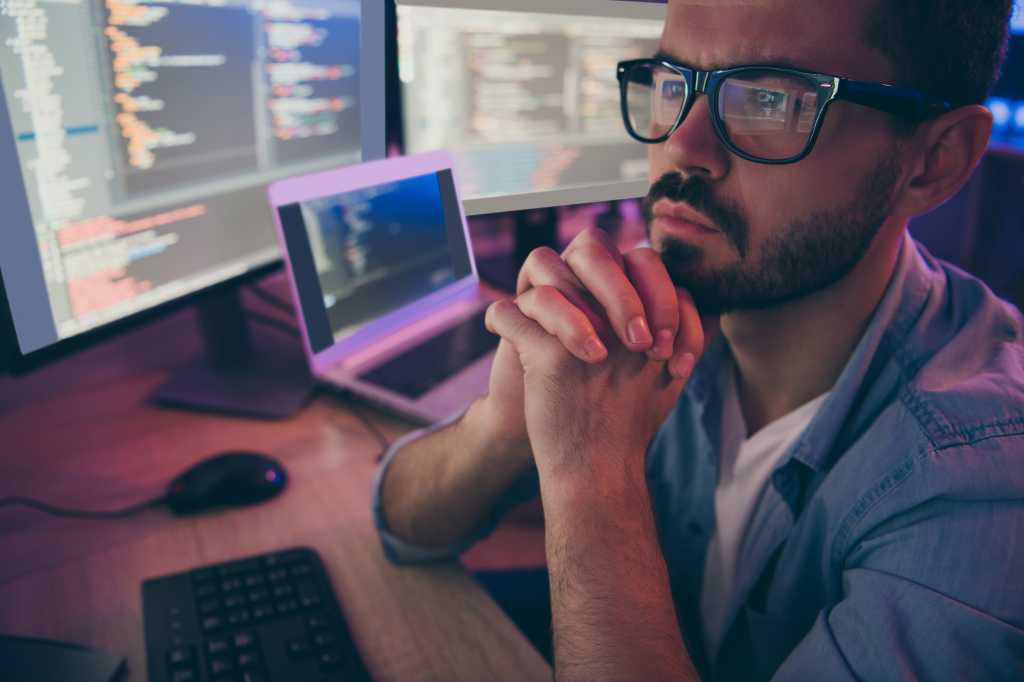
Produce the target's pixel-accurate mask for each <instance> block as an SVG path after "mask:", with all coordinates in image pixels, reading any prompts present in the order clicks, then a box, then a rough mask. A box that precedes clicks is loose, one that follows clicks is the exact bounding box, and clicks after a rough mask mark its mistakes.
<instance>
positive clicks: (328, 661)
mask: <svg viewBox="0 0 1024 682" xmlns="http://www.w3.org/2000/svg"><path fill="white" fill-rule="evenodd" d="M319 659H320V669H321V670H334V669H335V668H338V667H340V666H341V654H339V653H338V652H337V651H335V650H331V651H321V652H320V656H319Z"/></svg>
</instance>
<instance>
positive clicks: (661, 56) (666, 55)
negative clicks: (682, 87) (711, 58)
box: [653, 50, 813, 72]
mask: <svg viewBox="0 0 1024 682" xmlns="http://www.w3.org/2000/svg"><path fill="white" fill-rule="evenodd" d="M653 59H657V60H660V61H665V62H671V63H673V64H678V65H679V66H685V67H687V68H690V69H695V70H698V71H703V70H707V71H717V70H719V69H727V68H732V67H734V66H784V67H787V68H790V69H796V70H798V71H812V72H813V69H808V68H806V67H804V66H801V65H799V64H796V63H794V62H792V61H790V60H788V59H785V58H777V59H768V58H766V59H763V60H758V61H751V62H744V63H743V64H730V65H728V66H716V67H714V68H711V69H697V68H696V67H694V66H691V65H690V64H687V63H686V62H685V61H684V60H682V59H680V58H678V57H677V56H675V55H674V54H672V53H670V52H667V51H665V50H658V51H657V52H655V53H654V56H653Z"/></svg>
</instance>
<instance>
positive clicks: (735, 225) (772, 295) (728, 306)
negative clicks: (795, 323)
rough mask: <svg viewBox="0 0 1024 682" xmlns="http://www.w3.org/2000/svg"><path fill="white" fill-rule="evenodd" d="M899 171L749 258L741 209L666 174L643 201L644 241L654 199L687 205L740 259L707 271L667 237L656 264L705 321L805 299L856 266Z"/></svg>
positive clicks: (686, 247)
mask: <svg viewBox="0 0 1024 682" xmlns="http://www.w3.org/2000/svg"><path fill="white" fill-rule="evenodd" d="M898 178H899V166H898V165H897V163H896V161H895V160H894V159H892V158H887V159H883V160H882V161H880V162H879V163H878V164H877V165H876V166H875V168H873V169H872V171H871V172H870V173H868V175H867V176H865V178H864V180H863V181H862V182H861V185H860V187H858V189H857V192H856V194H855V196H854V199H853V200H852V201H851V202H850V203H849V204H847V205H846V206H842V207H838V208H831V209H826V210H822V211H818V212H817V213H813V214H811V215H809V216H807V217H805V218H802V219H800V220H796V221H794V222H791V223H790V224H789V225H788V226H786V227H785V228H784V229H782V230H780V231H778V232H776V233H775V234H773V235H771V236H770V237H769V238H768V239H767V240H766V241H765V242H764V243H763V244H762V245H761V248H760V256H759V257H758V258H757V259H752V258H751V257H750V249H749V235H750V229H749V227H748V223H747V221H746V219H745V218H744V216H743V212H742V210H741V209H740V208H739V206H737V205H735V204H731V203H727V202H722V201H718V200H715V199H714V198H713V197H712V194H711V187H710V183H709V182H708V181H707V180H705V179H704V178H703V177H702V176H693V177H691V178H689V179H686V180H684V179H683V177H682V175H680V174H678V173H667V174H665V175H663V176H662V177H661V178H660V179H659V180H658V181H657V182H656V183H654V184H653V185H652V186H651V189H650V192H649V193H648V195H647V198H646V199H645V200H644V203H643V208H644V215H645V217H646V219H647V237H648V239H650V237H651V222H652V218H653V214H652V210H653V207H654V204H655V203H656V202H657V201H658V200H659V199H669V200H671V201H677V202H684V203H686V204H689V205H690V206H692V207H693V208H695V209H697V210H698V211H700V212H701V213H703V214H704V215H705V216H707V217H708V218H710V219H711V220H712V221H714V223H715V225H716V226H717V227H719V228H720V229H721V231H722V233H723V235H724V236H725V238H726V239H727V240H728V241H729V242H730V243H731V244H732V246H733V247H734V248H735V250H736V252H737V253H738V254H739V260H738V261H737V262H735V263H732V264H729V265H726V266H723V267H719V268H709V267H707V266H706V265H705V263H704V253H703V250H702V249H701V248H700V247H698V246H695V245H693V244H691V243H689V242H685V241H682V240H680V239H677V238H675V237H671V236H665V237H664V238H663V239H662V242H661V244H660V245H659V248H660V251H661V259H662V262H663V263H664V264H665V268H666V269H667V270H668V274H669V277H670V278H671V279H672V282H673V284H675V285H676V286H677V287H680V288H682V289H686V290H688V291H689V292H690V294H691V295H692V296H693V300H694V303H695V304H696V306H697V309H698V310H699V311H700V312H701V314H702V315H720V314H723V313H730V312H735V311H740V310H755V309H764V308H771V307H773V306H776V305H779V304H781V303H785V302H787V301H791V300H794V299H798V298H802V297H804V296H806V295H808V294H811V293H814V292H816V291H819V290H821V289H824V288H826V287H828V286H829V285H831V284H834V283H835V282H837V281H839V280H840V279H842V278H843V277H845V276H846V275H847V274H849V272H850V271H851V270H853V268H854V266H856V265H857V263H858V262H860V260H861V258H863V257H864V254H865V253H867V250H868V248H869V247H870V246H871V243H872V241H874V239H875V236H876V235H877V234H878V231H879V230H880V229H881V227H882V224H883V223H884V222H885V220H886V218H887V217H888V213H889V208H890V202H891V198H892V193H893V189H894V187H895V185H896V182H897V180H898Z"/></svg>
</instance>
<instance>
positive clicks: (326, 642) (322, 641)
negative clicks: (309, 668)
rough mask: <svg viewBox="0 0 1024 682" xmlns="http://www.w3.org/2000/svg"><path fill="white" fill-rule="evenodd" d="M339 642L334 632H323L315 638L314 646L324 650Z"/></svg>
mask: <svg viewBox="0 0 1024 682" xmlns="http://www.w3.org/2000/svg"><path fill="white" fill-rule="evenodd" d="M337 641H338V636H337V635H335V634H334V633H333V632H321V633H319V634H316V635H314V636H313V644H315V645H316V646H317V648H318V649H323V648H324V647H326V646H330V645H331V644H334V643H335V642H337Z"/></svg>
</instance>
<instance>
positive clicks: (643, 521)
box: [541, 459, 698, 680]
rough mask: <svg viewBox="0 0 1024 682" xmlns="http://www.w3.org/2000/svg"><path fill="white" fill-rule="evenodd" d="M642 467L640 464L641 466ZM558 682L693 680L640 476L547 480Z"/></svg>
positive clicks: (545, 496) (544, 492) (543, 483)
mask: <svg viewBox="0 0 1024 682" xmlns="http://www.w3.org/2000/svg"><path fill="white" fill-rule="evenodd" d="M641 461H642V459H641ZM541 496H542V499H543V503H544V514H545V523H546V533H547V535H546V544H547V558H548V570H549V571H550V573H551V608H552V627H553V631H554V642H555V670H556V675H557V678H558V679H559V680H606V679H608V680H610V679H616V680H618V679H638V680H639V679H642V680H697V679H698V677H697V674H696V671H695V670H694V668H693V665H692V663H691V662H690V659H689V656H688V654H687V652H686V649H685V646H684V644H683V639H682V636H681V633H680V632H679V626H678V624H677V621H676V616H675V607H674V605H673V601H672V593H671V589H670V586H669V579H668V571H667V568H666V566H665V560H664V557H663V556H662V554H661V550H660V547H659V545H658V536H657V529H656V526H655V522H654V515H653V512H652V509H651V505H650V498H649V495H648V491H647V486H646V482H645V481H644V479H643V472H642V471H641V472H638V473H636V474H634V475H632V476H628V475H627V476H613V477H606V478H605V479H603V480H600V481H597V480H586V481H584V480H574V481H571V482H552V480H551V479H550V478H549V479H548V480H547V481H546V480H545V476H544V475H543V473H542V476H541Z"/></svg>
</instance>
